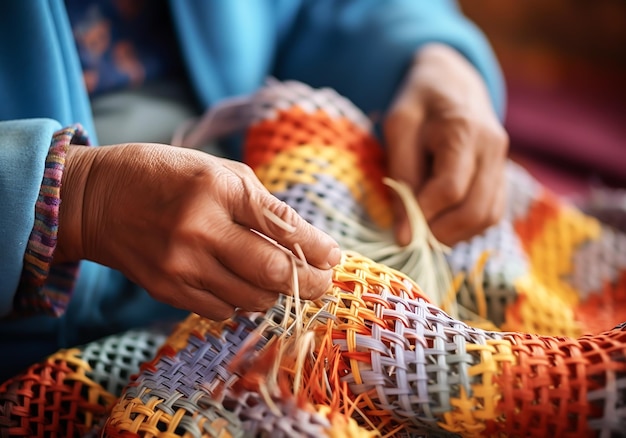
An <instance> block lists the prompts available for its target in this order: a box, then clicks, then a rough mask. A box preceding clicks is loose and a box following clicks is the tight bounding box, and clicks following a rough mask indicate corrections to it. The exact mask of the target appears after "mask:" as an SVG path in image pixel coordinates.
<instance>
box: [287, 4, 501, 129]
mask: <svg viewBox="0 0 626 438" xmlns="http://www.w3.org/2000/svg"><path fill="white" fill-rule="evenodd" d="M431 42H439V43H444V44H446V45H449V46H451V47H453V48H455V49H456V50H457V51H459V52H460V53H461V54H463V55H464V56H465V57H466V58H467V59H468V60H469V61H470V62H471V63H472V64H473V65H474V66H475V68H476V69H477V70H478V72H479V73H480V74H481V75H482V77H483V79H484V81H485V83H486V85H487V87H488V89H489V93H490V95H491V99H492V102H493V105H494V108H495V110H496V111H497V113H498V114H499V115H500V117H502V116H503V111H504V84H503V80H502V76H501V73H500V70H499V67H498V64H497V62H496V60H495V57H494V55H493V53H492V51H491V48H490V46H489V44H488V42H487V40H486V39H485V37H484V36H483V34H482V33H481V32H480V31H479V30H478V29H477V28H476V26H474V25H473V24H472V23H471V22H470V21H469V20H467V19H466V18H465V17H464V16H463V14H462V13H461V11H460V10H459V8H458V6H457V4H456V3H455V2H454V1H451V0H436V1H425V0H386V1H380V0H340V1H337V0H310V1H304V2H303V5H302V8H301V10H300V11H299V15H298V17H297V18H296V20H295V22H294V23H293V27H292V30H291V32H290V34H288V35H286V36H285V38H284V41H283V42H282V44H281V45H280V49H279V54H278V57H277V64H276V72H275V74H276V76H277V77H278V78H279V79H296V80H300V81H303V82H306V83H308V84H310V85H312V86H314V87H321V86H329V87H332V88H335V89H336V90H337V91H338V92H339V93H340V94H342V95H344V96H346V97H348V98H349V99H351V100H352V101H353V102H354V103H355V104H356V105H357V106H359V107H360V108H361V109H362V110H363V111H365V112H366V113H370V112H381V111H385V110H386V109H387V107H388V105H389V103H390V101H391V99H392V97H393V95H394V93H395V90H396V89H397V87H398V85H399V83H400V82H401V80H402V78H403V76H404V74H405V72H406V71H407V68H408V66H409V64H410V62H411V61H412V59H413V56H414V54H415V52H416V51H417V50H418V49H419V48H420V47H421V46H423V45H424V44H427V43H431Z"/></svg>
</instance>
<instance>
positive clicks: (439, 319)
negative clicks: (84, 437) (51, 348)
mask: <svg viewBox="0 0 626 438" xmlns="http://www.w3.org/2000/svg"><path fill="white" fill-rule="evenodd" d="M293 311H294V307H293V306H291V305H290V304H289V300H288V299H283V300H282V301H281V302H279V303H278V304H277V305H276V306H275V307H274V308H273V309H272V310H271V311H270V312H268V314H259V313H253V314H239V315H237V316H236V317H234V318H233V319H232V320H230V321H229V322H227V323H226V324H223V325H221V328H222V330H221V332H220V333H215V331H214V330H204V335H203V336H202V337H197V336H195V334H194V331H195V328H194V324H196V325H198V326H207V325H209V326H210V325H211V324H210V323H207V322H206V321H203V320H202V319H201V318H199V317H197V316H192V317H190V318H189V319H188V320H187V321H186V322H185V323H184V324H183V325H181V327H185V329H184V330H187V332H188V340H189V342H188V344H187V345H186V346H185V347H184V348H183V349H181V350H179V351H178V353H173V354H172V355H171V356H165V355H164V356H162V357H161V359H160V361H159V363H158V364H156V365H155V366H154V367H149V368H144V370H143V372H142V374H141V375H140V376H139V378H138V379H137V380H136V381H135V382H134V383H133V384H131V386H130V387H129V388H127V390H126V392H125V394H124V395H123V396H122V398H121V400H120V402H119V403H118V405H117V406H116V407H115V408H114V409H113V413H112V415H111V417H110V418H109V420H108V422H107V425H106V427H105V432H106V433H105V436H124V435H123V432H124V431H128V432H132V433H137V434H139V435H140V436H150V437H152V436H154V437H157V436H158V437H166V436H220V435H219V434H220V433H222V434H226V432H228V433H229V434H231V435H232V436H237V435H238V434H239V435H245V436H248V435H254V434H256V433H262V432H265V433H271V434H272V436H292V435H298V436H330V435H331V434H332V433H333V431H334V433H337V431H338V429H335V427H338V426H336V425H337V424H339V423H340V422H339V421H338V420H337V418H343V419H344V420H343V421H344V422H345V418H346V417H345V416H346V415H349V416H350V417H351V421H356V422H357V423H358V424H359V425H360V427H361V428H360V429H359V428H357V429H355V430H356V431H358V432H359V433H363V434H365V433H367V430H366V429H371V431H373V432H375V433H379V434H385V433H393V434H400V433H406V434H414V435H417V434H428V435H429V436H452V435H455V434H459V435H461V436H467V437H473V436H494V437H495V436H538V437H540V436H566V437H567V436H570V437H578V436H604V435H606V436H608V435H610V434H611V433H614V434H617V433H621V429H620V427H621V426H620V424H623V423H624V421H626V410H625V409H624V408H623V407H622V406H623V404H624V402H626V387H623V386H622V384H621V383H620V382H624V381H625V380H626V331H624V330H623V329H622V328H616V329H614V330H612V331H609V332H605V333H602V334H598V335H593V336H591V335H588V336H584V337H581V338H579V339H574V338H564V337H547V336H538V335H531V334H525V333H499V332H490V331H484V330H480V329H477V328H472V327H470V326H468V325H467V324H465V323H463V322H460V321H458V320H455V319H453V318H451V317H449V316H448V315H446V314H445V313H444V312H442V311H441V310H440V309H439V308H437V307H436V306H434V305H433V304H431V303H429V302H428V299H427V297H426V296H425V295H424V293H423V292H422V291H421V290H420V289H419V287H418V286H417V285H416V284H415V283H414V282H412V281H411V280H410V279H408V278H407V277H406V276H405V275H404V274H402V273H400V272H398V271H395V270H392V269H390V268H388V267H385V266H384V265H380V264H376V263H374V262H373V261H371V260H369V259H367V258H365V257H362V256H359V255H357V254H352V253H347V254H345V255H344V259H343V260H342V263H341V264H340V265H339V266H338V267H337V268H335V273H334V279H333V287H332V289H331V290H329V291H328V293H327V295H325V296H324V297H323V298H322V299H320V300H318V301H315V302H306V303H302V313H301V318H300V319H298V318H297V317H296V315H295V314H294V313H293ZM298 321H299V322H298ZM192 322H193V323H194V324H192ZM294 323H296V324H301V327H302V329H303V330H297V329H296V327H294V326H293V324H294ZM281 327H282V329H281ZM182 331H183V329H181V328H179V331H178V332H177V334H176V338H177V339H181V338H183V337H184V336H183V335H182ZM297 332H300V333H301V334H300V338H298V336H295V335H294V334H295V333H297ZM196 333H197V332H196ZM307 333H311V334H312V338H310V339H313V344H312V351H311V353H310V354H306V355H305V361H304V363H303V365H302V366H301V367H299V368H298V367H296V366H295V365H294V364H295V363H297V359H296V356H297V355H298V351H306V347H305V344H303V343H302V342H303V341H304V339H305V337H306V336H307ZM294 336H295V337H294ZM283 347H284V348H283ZM174 350H175V349H173V348H172V349H171V351H174ZM218 358H219V359H218ZM209 364H210V365H209ZM297 376H300V377H301V382H302V383H301V385H300V386H299V388H300V389H298V390H295V389H294V387H293V385H294V382H295V381H296V380H297ZM264 394H265V395H264ZM321 407H326V409H321ZM183 410H184V411H185V412H184V413H180V412H181V411H183ZM324 412H332V413H334V415H335V418H334V419H333V418H332V417H331V416H328V414H324ZM174 413H178V414H179V415H178V417H176V416H175V415H174ZM183 419H186V420H187V422H183ZM176 421H178V423H177V424H174V423H175V422H176ZM161 423H163V424H162V425H159V424H161ZM192 424H195V426H194V428H193V430H192V429H191V425H192ZM207 424H219V425H223V426H224V429H221V430H216V429H214V428H209V427H207V426H206V425H207ZM203 425H204V426H203ZM187 427H189V428H190V429H186V428H187ZM203 427H204V428H203ZM157 430H159V431H160V432H159V433H157V432H156V431H157ZM164 431H170V432H168V433H172V432H171V431H175V434H174V435H168V434H167V433H165V432H164ZM198 434H200V435H198ZM603 434H604V435H603ZM607 434H608V435H607ZM224 436H228V435H224ZM355 436H358V435H355Z"/></svg>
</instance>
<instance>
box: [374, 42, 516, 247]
mask: <svg viewBox="0 0 626 438" xmlns="http://www.w3.org/2000/svg"><path fill="white" fill-rule="evenodd" d="M383 128H384V136H385V141H386V145H387V151H388V157H387V158H388V165H389V169H388V170H389V176H390V177H391V178H393V179H396V180H399V181H404V182H405V183H407V184H409V186H410V187H411V189H412V190H413V192H414V193H415V196H416V198H417V201H418V203H419V205H420V207H421V209H422V211H423V213H424V216H425V217H426V220H427V222H428V223H429V225H430V228H431V230H432V232H433V234H434V235H435V237H437V238H438V239H439V240H440V241H441V242H443V243H445V244H447V245H453V244H455V243H457V242H459V241H461V240H465V239H468V238H470V237H472V236H474V235H476V234H478V233H480V232H481V231H483V230H484V229H485V228H487V227H489V226H491V225H493V224H494V223H496V222H497V221H498V220H499V219H500V217H501V215H502V213H503V211H504V204H505V179H504V169H505V163H506V154H507V149H508V136H507V134H506V132H505V131H504V128H503V127H502V125H501V123H500V121H499V120H498V117H497V115H496V114H495V111H494V110H493V107H492V105H491V101H490V98H489V94H488V92H487V88H486V86H485V84H484V82H483V80H482V78H481V77H480V75H479V74H478V72H477V71H476V70H475V69H474V67H473V66H472V65H471V64H470V63H469V62H468V61H467V60H466V59H465V58H463V56H461V55H460V54H459V53H457V52H456V51H455V50H453V49H452V48H450V47H447V46H445V45H442V44H430V45H427V46H424V47H423V48H422V49H421V50H420V51H419V52H418V53H417V55H416V57H415V61H414V63H413V65H412V67H411V69H410V71H409V72H408V75H407V78H406V81H405V83H404V85H403V86H402V87H401V89H400V91H399V93H398V94H397V95H396V98H395V100H394V102H393V105H392V106H391V109H390V111H389V113H388V115H387V118H386V120H385V123H384V126H383ZM394 217H395V220H396V223H395V233H396V240H397V241H398V243H399V244H401V245H406V244H407V243H409V241H410V238H411V231H410V227H409V223H408V219H407V217H406V213H405V212H404V208H403V207H402V205H401V203H400V201H399V199H395V201H394Z"/></svg>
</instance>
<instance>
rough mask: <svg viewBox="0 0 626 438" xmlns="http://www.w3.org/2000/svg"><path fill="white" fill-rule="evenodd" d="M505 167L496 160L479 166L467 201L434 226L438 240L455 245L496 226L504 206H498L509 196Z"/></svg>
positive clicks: (490, 160)
mask: <svg viewBox="0 0 626 438" xmlns="http://www.w3.org/2000/svg"><path fill="white" fill-rule="evenodd" d="M481 161H482V160H481ZM485 161H486V160H485ZM483 162H484V161H483ZM501 168H502V165H501V164H499V163H498V162H497V161H496V160H492V159H489V160H488V162H486V163H484V164H483V165H480V166H479V167H478V169H477V172H476V173H475V176H474V180H473V183H472V185H471V187H470V189H469V192H468V194H467V197H466V198H465V200H464V201H463V202H462V203H461V204H459V205H458V206H457V207H455V208H453V209H451V210H448V211H446V212H445V213H443V214H442V215H441V216H439V217H437V218H436V219H434V220H433V222H432V223H431V231H432V232H433V234H434V235H435V237H437V239H439V240H440V241H441V242H443V243H444V244H446V245H454V244H456V243H458V242H460V241H463V240H467V239H469V238H471V237H473V236H475V235H477V234H479V233H480V232H482V231H484V230H485V229H486V228H488V227H489V226H491V225H493V223H494V222H495V220H496V216H494V213H498V209H499V208H500V207H497V206H498V205H500V204H503V202H504V197H505V195H504V193H503V192H504V191H503V190H502V189H503V188H504V181H503V177H502V172H501V171H500V169H501Z"/></svg>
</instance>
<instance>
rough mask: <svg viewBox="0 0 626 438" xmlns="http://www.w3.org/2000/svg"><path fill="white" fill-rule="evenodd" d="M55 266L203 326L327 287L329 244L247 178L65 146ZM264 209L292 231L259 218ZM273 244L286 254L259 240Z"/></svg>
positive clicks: (156, 154)
mask: <svg viewBox="0 0 626 438" xmlns="http://www.w3.org/2000/svg"><path fill="white" fill-rule="evenodd" d="M61 199H62V204H61V207H60V210H59V234H58V237H59V239H58V243H57V249H56V252H55V256H54V262H55V263H57V262H58V263H61V262H65V261H75V260H81V259H87V260H92V261H95V262H97V263H100V264H103V265H106V266H109V267H111V268H114V269H117V270H119V271H121V272H122V273H124V274H125V275H126V276H127V277H128V278H129V279H130V280H132V281H134V282H135V283H137V284H139V285H140V286H142V287H143V288H145V289H146V290H147V291H148V292H149V293H150V294H151V295H152V296H153V297H154V298H155V299H158V300H160V301H163V302H165V303H167V304H170V305H172V306H175V307H178V308H182V309H186V310H189V311H192V312H196V313H198V314H200V315H202V316H205V317H208V318H211V319H218V320H221V319H226V318H228V317H229V316H231V315H232V314H233V312H234V310H235V308H237V307H238V308H242V309H244V310H250V311H256V310H266V309H268V308H269V307H271V306H272V305H273V304H274V303H275V302H276V300H277V298H278V294H279V293H282V294H290V295H291V294H293V285H292V280H293V265H294V264H293V260H294V255H293V254H292V253H291V252H295V251H296V250H295V246H296V244H299V245H300V246H301V248H302V251H303V253H304V255H305V257H306V260H307V262H308V264H303V263H300V262H297V263H295V265H296V266H297V268H296V269H297V275H298V285H299V292H300V296H301V297H302V298H307V299H315V298H318V297H319V296H321V295H322V294H323V293H324V292H326V291H327V289H328V287H329V286H330V284H331V277H332V270H331V268H332V267H333V266H334V265H336V264H337V263H338V262H339V259H340V251H339V247H338V245H337V243H336V242H335V241H334V240H333V239H332V238H330V237H329V236H328V235H326V234H324V233H323V232H321V231H319V230H317V229H316V228H314V227H313V226H311V225H310V224H308V223H307V222H306V221H304V219H302V218H301V217H300V216H298V214H297V213H296V212H295V211H294V210H293V209H292V208H290V207H289V206H288V205H287V204H285V203H283V202H281V201H279V200H278V199H276V198H275V197H274V196H272V195H271V194H270V193H269V192H268V191H267V190H266V189H265V188H264V187H263V186H262V184H261V183H260V182H259V180H258V179H257V178H256V176H255V175H254V173H253V172H252V170H251V169H250V168H249V167H248V166H246V165H244V164H241V163H238V162H234V161H230V160H225V159H222V158H217V157H213V156H211V155H208V154H206V153H203V152H199V151H195V150H190V149H183V148H178V147H172V146H167V145H155V144H125V145H116V146H106V147H98V148H85V147H80V146H72V147H70V150H69V152H68V155H67V159H66V170H65V174H64V176H63V181H62V188H61ZM264 209H268V210H269V211H270V212H272V213H274V214H275V215H277V216H278V217H279V218H281V219H282V220H283V221H285V222H286V223H287V224H289V225H290V226H291V227H293V228H292V229H291V230H289V231H286V230H284V229H283V228H281V227H279V226H277V225H276V224H274V223H272V222H271V221H269V220H267V219H265V218H264V216H263V210H264ZM251 230H256V231H257V232H259V233H262V234H263V235H265V236H267V237H269V238H271V239H273V240H275V241H276V242H278V243H279V244H280V245H282V246H283V247H285V248H287V249H289V250H291V252H289V251H286V250H285V249H284V248H279V247H278V246H276V245H275V244H273V243H271V242H269V241H268V240H267V239H266V238H264V237H261V236H260V235H259V234H257V233H255V232H253V231H251Z"/></svg>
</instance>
